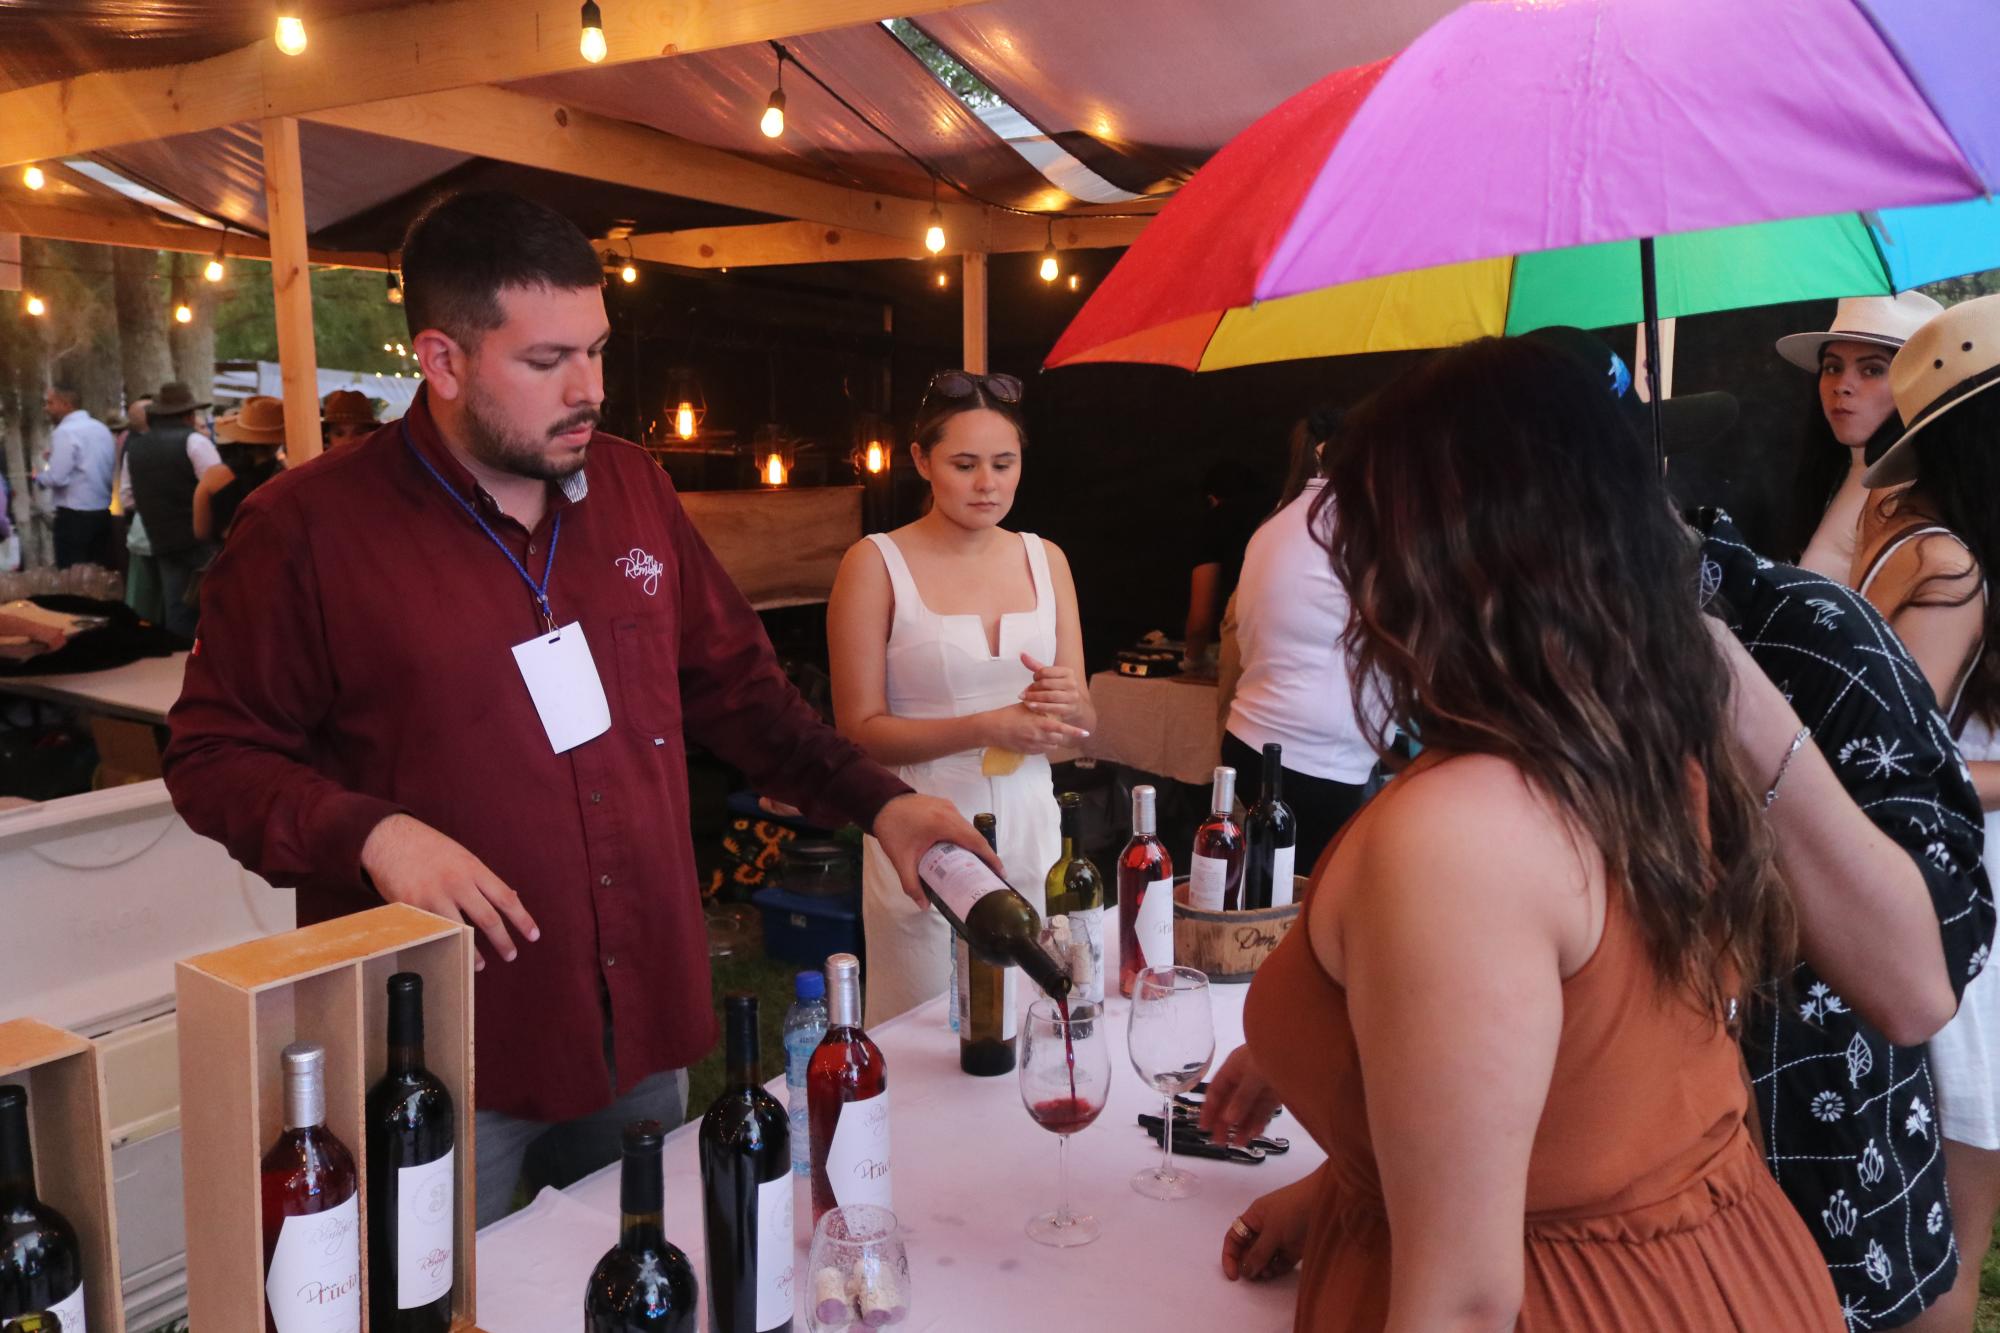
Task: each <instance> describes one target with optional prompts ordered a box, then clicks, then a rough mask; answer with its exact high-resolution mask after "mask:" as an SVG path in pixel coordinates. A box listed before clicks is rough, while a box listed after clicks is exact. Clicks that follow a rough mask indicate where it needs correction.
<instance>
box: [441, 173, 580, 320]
mask: <svg viewBox="0 0 2000 1333" xmlns="http://www.w3.org/2000/svg"><path fill="white" fill-rule="evenodd" d="M603 282H604V267H603V265H602V263H600V262H599V260H598V257H597V252H596V251H595V250H593V249H591V247H590V240H589V238H587V237H586V236H585V235H584V234H583V233H582V232H581V231H580V230H578V229H577V225H576V224H575V223H574V222H571V221H570V220H569V219H568V218H566V217H564V216H563V215H562V214H560V213H558V212H556V211H555V210H554V209H551V208H546V207H544V206H543V205H541V204H538V203H535V202H534V201H533V200H531V199H523V198H522V197H521V196H520V195H517V194H509V193H508V192H507V191H505V190H481V191H476V192H473V193H469V194H455V195H447V196H445V197H444V198H441V199H439V200H437V201H436V202H435V203H433V204H431V205H430V206H429V207H428V208H426V209H425V210H424V211H423V212H422V213H421V214H419V215H418V217H417V219H416V221H414V222H412V223H411V224H410V230H409V234H408V235H407V236H405V237H404V240H403V312H404V314H405V315H406V316H407V317H408V319H409V321H410V336H411V337H413V338H414V337H415V336H416V335H417V334H418V333H420V332H422V331H423V330H425V329H440V330H442V331H443V332H445V333H446V334H448V335H450V336H451V337H452V338H453V339H454V340H455V341H457V342H458V343H459V344H460V345H461V346H463V347H466V348H468V349H469V348H473V347H476V346H477V345H478V343H479V340H480V338H481V337H482V336H483V335H484V334H485V333H486V332H487V331H488V330H489V329H497V328H499V327H500V325H501V324H502V323H504V322H505V315H504V313H503V312H502V311H501V308H500V293H501V291H502V290H503V289H505V288H508V287H527V288H533V287H547V288H554V289H556V290H559V291H570V290H574V289H576V288H579V287H597V286H601V285H602V284H603Z"/></svg>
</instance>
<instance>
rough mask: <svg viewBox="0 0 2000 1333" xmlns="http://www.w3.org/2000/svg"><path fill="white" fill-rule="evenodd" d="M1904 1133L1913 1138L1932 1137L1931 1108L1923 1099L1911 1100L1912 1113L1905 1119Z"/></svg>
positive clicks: (1915, 1098)
mask: <svg viewBox="0 0 2000 1333" xmlns="http://www.w3.org/2000/svg"><path fill="white" fill-rule="evenodd" d="M1903 1132H1904V1133H1905V1134H1908V1135H1909V1136H1910V1137H1911V1138H1919V1137H1921V1138H1926V1139H1927V1138H1929V1137H1930V1136H1931V1108H1930V1107H1928V1106H1925V1105H1924V1099H1923V1098H1921V1097H1912V1098H1910V1113H1909V1115H1907V1116H1905V1117H1904V1118H1903Z"/></svg>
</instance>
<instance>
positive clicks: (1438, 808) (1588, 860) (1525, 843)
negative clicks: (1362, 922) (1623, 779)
mask: <svg viewBox="0 0 2000 1333" xmlns="http://www.w3.org/2000/svg"><path fill="white" fill-rule="evenodd" d="M1399 787H1400V788H1402V790H1400V791H1398V790H1397V788H1399ZM1383 797H1384V798H1387V799H1388V804H1387V805H1385V806H1384V808H1383V809H1382V810H1381V812H1380V813H1379V815H1378V817H1377V818H1376V819H1374V820H1373V821H1371V825H1372V826H1371V827H1369V828H1368V829H1367V830H1366V832H1367V838H1366V841H1365V843H1364V845H1363V846H1362V847H1361V848H1359V849H1357V850H1359V851H1360V852H1361V857H1360V860H1359V863H1358V864H1357V866H1356V870H1357V872H1358V875H1357V883H1363V884H1366V885H1368V886H1370V888H1371V889H1380V890H1381V891H1382V892H1381V893H1380V894H1378V893H1375V892H1364V893H1362V894H1359V895H1357V898H1358V899H1360V900H1366V899H1370V898H1375V897H1378V896H1402V895H1403V894H1405V893H1409V892H1413V891H1414V892H1417V893H1421V894H1422V895H1423V896H1424V897H1426V898H1430V899H1433V900H1435V901H1437V902H1438V903H1439V904H1440V905H1455V906H1456V907H1459V908H1466V909H1471V910H1473V911H1475V913H1476V914H1477V915H1481V916H1484V915H1486V914H1488V913H1489V912H1490V911H1491V910H1493V909H1494V908H1496V907H1499V908H1502V909H1506V910H1515V909H1520V908H1536V909H1540V908H1549V909H1554V910H1563V911H1564V914H1565V915H1567V912H1568V911H1569V910H1573V909H1574V905H1575V903H1576V895H1577V893H1578V891H1579V890H1581V889H1584V888H1585V887H1587V885H1588V882H1589V880H1590V878H1591V877H1592V874H1593V871H1592V866H1593V864H1594V862H1595V859H1596V858H1595V853H1594V852H1591V851H1590V850H1589V849H1588V846H1587V843H1586V842H1585V841H1584V838H1583V835H1582V834H1581V832H1580V830H1578V829H1577V828H1576V826H1575V825H1574V823H1573V822H1572V821H1571V820H1570V819H1569V818H1568V817H1567V816H1566V815H1565V814H1564V813H1563V811H1562V810H1561V809H1559V808H1558V807H1557V805H1556V803H1555V802H1554V800H1553V799H1551V798H1550V796H1549V795H1548V793H1546V792H1545V791H1543V790H1542V789H1540V788H1539V787H1537V786H1535V784H1534V783H1532V782H1530V781H1529V780H1528V778H1527V776H1526V775H1525V774H1524V773H1522V771H1521V770H1520V769H1519V768H1518V767H1516V766H1515V765H1514V764H1512V763H1510V762H1508V761H1507V760H1505V759H1502V758H1499V757H1497V756H1493V755H1475V754H1468V755H1458V756H1454V757H1452V758H1449V759H1446V760H1444V761H1442V762H1440V763H1437V764H1434V765H1432V766H1430V767H1427V768H1423V769H1420V770H1418V771H1417V772H1415V773H1411V774H1406V775H1405V776H1404V777H1401V778H1398V779H1397V780H1396V781H1394V782H1392V783H1390V784H1389V788H1388V790H1387V791H1385V792H1384V793H1383Z"/></svg>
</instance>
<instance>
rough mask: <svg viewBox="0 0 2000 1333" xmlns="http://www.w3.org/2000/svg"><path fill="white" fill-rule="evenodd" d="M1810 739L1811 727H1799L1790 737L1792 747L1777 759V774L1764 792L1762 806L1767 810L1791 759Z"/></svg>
mask: <svg viewBox="0 0 2000 1333" xmlns="http://www.w3.org/2000/svg"><path fill="white" fill-rule="evenodd" d="M1811 739H1812V728H1811V727H1800V728H1799V734H1798V735H1796V736H1794V737H1792V748H1791V749H1789V750H1787V751H1785V757H1784V758H1783V759H1780V760H1779V761H1778V776H1776V777H1775V778H1772V779H1771V790H1769V791H1767V792H1765V793H1764V808H1765V809H1766V810H1769V809H1770V808H1771V803H1772V802H1773V801H1775V800H1777V799H1778V788H1779V787H1780V786H1781V785H1783V783H1784V781H1785V773H1786V772H1787V771H1788V770H1789V769H1790V768H1791V766H1792V759H1793V758H1794V757H1795V756H1796V755H1797V754H1798V752H1799V751H1800V750H1801V749H1803V748H1804V746H1805V743H1806V742H1807V741H1809V740H1811Z"/></svg>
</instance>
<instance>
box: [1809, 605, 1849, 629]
mask: <svg viewBox="0 0 2000 1333" xmlns="http://www.w3.org/2000/svg"><path fill="white" fill-rule="evenodd" d="M1806 605H1807V606H1810V607H1811V608H1812V609H1813V624H1815V625H1817V626H1819V627H1820V628H1821V629H1825V628H1827V627H1828V626H1830V625H1832V624H1833V622H1834V621H1836V620H1838V619H1840V618H1841V616H1843V615H1845V614H1846V612H1845V611H1843V610H1842V609H1841V608H1840V607H1837V606H1835V605H1834V604H1833V603H1832V602H1829V601H1827V600H1826V598H1824V597H1808V598H1806Z"/></svg>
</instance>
